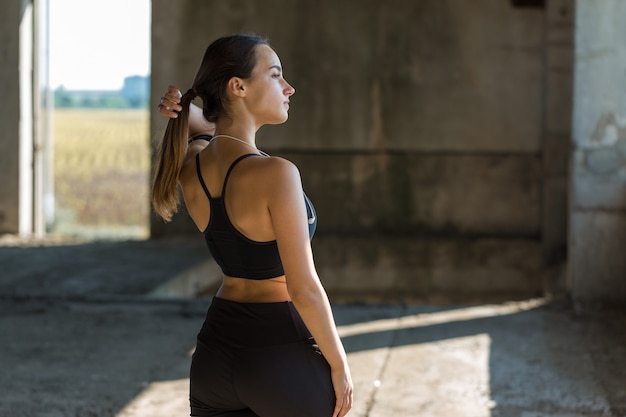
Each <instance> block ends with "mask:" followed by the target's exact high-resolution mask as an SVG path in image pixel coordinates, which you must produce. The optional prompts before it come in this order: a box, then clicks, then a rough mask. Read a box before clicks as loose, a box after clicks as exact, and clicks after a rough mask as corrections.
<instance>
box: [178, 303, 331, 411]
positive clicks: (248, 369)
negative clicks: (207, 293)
mask: <svg viewBox="0 0 626 417" xmlns="http://www.w3.org/2000/svg"><path fill="white" fill-rule="evenodd" d="M190 382H191V391H190V403H191V415H192V416H198V417H215V416H228V417H283V416H284V417H295V416H298V417H326V416H328V417H330V416H331V415H332V412H333V408H334V406H335V394H334V391H333V387H332V382H331V379H330V367H329V366H328V363H327V362H326V360H325V359H324V357H323V356H322V355H321V353H320V351H319V349H318V347H317V345H315V342H314V341H313V338H312V337H311V334H310V333H309V331H308V330H307V328H306V326H305V325H304V323H303V322H302V319H301V318H300V316H299V314H298V312H297V311H296V309H295V307H294V306H293V304H292V303H291V302H282V303H258V304H248V303H237V302H233V301H227V300H223V299H220V298H217V297H215V298H213V301H212V303H211V307H210V308H209V311H208V313H207V317H206V320H205V322H204V324H203V326H202V330H201V331H200V333H199V334H198V341H197V345H196V351H195V352H194V354H193V358H192V361H191V376H190Z"/></svg>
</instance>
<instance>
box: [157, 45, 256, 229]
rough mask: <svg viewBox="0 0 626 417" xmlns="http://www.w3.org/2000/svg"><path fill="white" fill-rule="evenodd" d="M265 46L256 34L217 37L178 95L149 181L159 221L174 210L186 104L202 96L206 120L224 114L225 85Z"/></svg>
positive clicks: (247, 72) (248, 70)
mask: <svg viewBox="0 0 626 417" xmlns="http://www.w3.org/2000/svg"><path fill="white" fill-rule="evenodd" d="M262 44H263V45H268V42H267V40H266V39H264V38H262V37H260V36H256V35H232V36H226V37H223V38H219V39H217V40H216V41H214V42H213V43H212V44H211V45H209V47H208V48H207V50H206V52H205V53H204V57H203V58H202V62H201V64H200V68H199V69H198V72H197V73H196V77H195V79H194V81H193V86H192V87H191V88H190V89H189V90H187V92H186V93H185V94H183V97H182V98H181V101H180V105H181V107H182V108H183V109H182V110H181V111H180V113H179V114H178V117H177V118H176V119H170V120H169V122H168V123H167V128H166V130H165V134H164V135H163V139H162V140H161V143H160V144H159V147H158V150H157V155H156V161H155V169H154V176H153V181H152V206H153V207H154V210H155V211H156V213H157V215H159V216H160V217H161V218H162V219H163V220H165V221H170V220H171V219H172V216H173V215H174V214H175V213H176V212H177V211H178V204H179V196H178V188H177V186H178V177H179V175H180V171H181V169H182V167H183V161H184V159H185V154H186V153H187V137H188V135H189V105H190V103H191V101H192V100H193V99H194V98H195V97H196V95H197V96H198V97H200V98H201V99H202V114H203V115H204V117H205V118H206V119H207V120H208V121H210V122H216V121H217V119H218V118H220V117H222V116H227V111H226V104H227V99H226V95H225V91H226V85H227V84H228V81H229V80H230V79H231V78H232V77H239V78H249V77H250V76H251V75H252V70H253V69H254V66H255V65H256V58H255V51H256V47H257V46H258V45H262Z"/></svg>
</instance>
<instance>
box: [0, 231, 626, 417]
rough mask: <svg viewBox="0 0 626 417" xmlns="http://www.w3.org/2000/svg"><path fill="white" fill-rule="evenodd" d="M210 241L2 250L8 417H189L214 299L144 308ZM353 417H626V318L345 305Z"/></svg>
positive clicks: (556, 310) (7, 243) (491, 308)
mask: <svg viewBox="0 0 626 417" xmlns="http://www.w3.org/2000/svg"><path fill="white" fill-rule="evenodd" d="M202 245H203V244H202V242H200V243H198V242H196V241H192V242H190V241H187V240H184V239H182V240H174V241H172V240H168V241H147V242H145V241H144V242H70V243H68V242H48V243H46V244H41V243H40V242H39V243H37V242H22V241H16V240H13V239H10V238H5V239H3V240H1V239H0V265H1V266H0V337H1V338H2V342H1V343H0V369H2V370H3V372H0V416H2V417H4V416H7V417H8V416H11V417H20V416H29V417H32V416H37V417H57V416H58V417H96V416H97V417H104V416H116V417H148V416H150V417H161V416H163V417H165V416H168V417H169V416H185V415H188V414H189V411H188V401H187V398H188V397H187V395H188V394H187V390H188V379H187V374H188V367H189V361H190V354H191V352H192V350H193V346H194V342H195V335H196V333H197V331H198V329H199V327H200V325H201V324H202V321H203V319H204V313H205V310H206V307H207V306H208V303H209V300H208V299H189V298H186V299H185V298H154V297H150V296H148V294H150V293H151V292H153V291H154V289H155V288H158V287H162V286H163V285H164V284H166V282H167V281H168V279H169V278H171V277H173V276H177V275H179V274H180V273H181V272H183V271H185V270H186V267H187V266H188V265H190V264H194V263H200V262H201V260H202V259H203V257H204V256H205V252H204V247H203V246H202ZM333 308H334V311H335V315H336V320H337V324H338V326H339V330H340V333H341V335H342V339H343V341H344V344H345V346H346V349H347V351H348V352H349V360H350V363H351V366H352V373H353V378H354V381H355V404H354V408H353V411H352V412H351V413H350V416H351V417H391V416H394V417H401V416H407V417H408V416H429V417H452V416H455V417H456V416H468V417H505V416H506V417H539V416H546V417H583V416H584V417H589V416H597V417H600V416H602V417H609V416H610V417H618V416H619V417H626V316H624V314H623V313H608V312H604V313H597V314H589V315H580V314H575V313H574V312H573V311H572V310H571V308H570V307H569V306H568V304H567V303H565V302H558V303H557V302H547V301H546V300H542V299H533V300H524V301H514V302H503V303H497V304H485V305H453V306H452V305H448V306H428V305H370V304H350V303H345V304H334V306H333Z"/></svg>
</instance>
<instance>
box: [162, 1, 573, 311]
mask: <svg viewBox="0 0 626 417" xmlns="http://www.w3.org/2000/svg"><path fill="white" fill-rule="evenodd" d="M548 3H551V6H549V7H548V8H546V9H543V8H516V7H513V6H512V5H511V2H509V1H497V0H495V1H494V0H479V1H472V2H467V1H465V0H446V1H443V0H422V1H413V2H407V1H399V0H392V1H387V2H379V1H374V0H367V1H366V0H361V1H358V2H356V1H349V2H337V1H329V0H321V1H320V0H316V1H297V2H296V1H287V0H268V1H264V2H258V1H243V0H242V1H229V2H222V1H205V2H197V1H191V0H186V1H182V0H181V1H178V2H176V3H174V2H167V1H164V0H153V31H154V34H153V46H152V48H153V71H152V80H153V86H152V93H153V96H154V97H159V96H160V95H161V93H162V91H164V89H165V87H166V86H167V85H168V84H170V83H173V84H176V85H178V86H180V87H181V88H188V87H189V85H190V83H191V80H192V78H193V76H194V74H195V71H196V68H197V65H198V63H199V61H200V58H201V56H202V54H203V52H204V49H205V48H206V46H207V45H208V43H210V42H211V41H212V40H213V39H215V38H216V37H218V36H221V35H224V34H229V33H233V32H238V31H244V32H256V33H259V34H262V35H265V36H268V37H269V38H270V40H271V41H272V45H273V46H274V48H275V49H276V51H277V52H278V54H279V56H280V57H281V60H282V64H283V66H284V69H285V77H286V78H287V80H289V81H290V82H291V83H292V84H293V85H294V87H295V88H296V94H295V96H294V97H293V98H292V106H291V110H290V120H289V122H287V123H286V124H285V125H281V126H272V127H266V128H264V129H262V131H261V133H260V135H259V140H258V144H259V146H260V147H261V148H263V149H264V150H266V151H269V152H270V153H274V154H280V155H283V156H285V157H288V158H289V159H291V160H293V161H294V162H295V163H296V164H297V165H298V166H299V167H300V170H301V172H302V176H303V181H304V186H305V189H306V191H307V193H308V194H309V195H310V196H311V197H312V199H313V201H314V203H315V205H316V208H317V210H318V217H319V233H318V235H317V236H316V238H315V240H314V249H315V254H316V263H317V265H318V268H319V271H320V275H321V277H322V279H323V280H324V282H325V284H326V287H327V288H328V289H329V291H330V292H331V293H334V294H347V293H350V294H355V293H363V294H364V296H365V295H367V294H372V293H376V294H378V295H381V296H385V295H386V296H388V297H396V296H398V297H413V298H430V299H435V298H437V297H439V296H440V295H442V294H445V295H446V296H454V295H459V296H467V295H468V294H469V295H482V296H485V295H514V296H528V295H537V294H540V293H541V291H542V285H543V284H542V282H543V280H544V278H545V277H544V271H545V270H546V267H545V266H546V262H547V260H550V262H551V263H552V264H553V265H560V264H562V262H563V260H564V249H563V248H564V247H565V240H566V239H565V231H566V220H565V219H566V187H567V185H566V183H567V181H566V175H567V168H566V161H567V157H566V155H567V153H568V146H567V143H568V141H567V138H568V135H569V129H568V127H567V123H568V120H569V113H568V111H567V110H564V109H567V108H569V109H571V101H570V100H571V95H570V94H571V93H570V92H569V90H567V82H568V80H567V77H568V76H569V77H570V81H569V82H570V84H571V54H570V55H569V56H568V55H567V53H568V50H567V47H568V44H567V43H565V46H563V44H562V42H561V43H559V42H560V41H559V40H558V39H555V38H549V39H548V41H546V34H548V35H554V36H555V37H558V36H559V35H560V34H561V32H559V30H558V28H560V27H561V26H562V25H565V27H567V22H568V20H567V19H569V30H571V15H567V13H571V12H572V8H573V7H571V1H570V2H556V1H554V2H548ZM560 3H565V6H563V7H569V8H568V9H567V13H566V14H565V15H563V14H562V13H561V8H559V7H557V6H558V4H560ZM548 15H551V16H552V18H551V20H550V19H547V17H546V16H548ZM563 19H564V20H565V23H563ZM550 22H551V23H550ZM551 24H552V26H553V27H556V28H557V29H555V30H550V25H551ZM565 32H567V30H565ZM565 36H567V33H566V35H565ZM550 39H551V40H550ZM550 42H551V43H550ZM559 45H560V46H559ZM549 46H550V48H549ZM569 46H570V49H571V35H570V43H569ZM563 55H564V57H563ZM546 56H548V57H550V59H551V61H550V62H551V65H552V66H551V68H556V70H554V71H552V72H550V71H548V72H546V70H545V62H546ZM561 60H564V61H565V64H564V65H565V67H566V70H569V71H570V73H569V75H568V74H565V75H563V74H561V73H559V71H558V68H559V62H560V61H561ZM546 78H548V80H547V81H546ZM546 85H549V86H550V88H549V89H546ZM546 90H547V91H549V92H550V95H546ZM152 101H153V102H154V100H152ZM547 109H548V110H549V109H551V110H550V111H547ZM546 125H548V127H546ZM152 126H153V129H152V132H153V135H154V136H157V135H158V134H159V133H160V132H161V131H162V129H163V127H164V122H163V120H161V119H159V118H158V116H156V115H153V124H152ZM544 154H547V155H550V159H552V158H555V160H556V161H557V162H556V165H555V166H553V164H550V163H547V162H546V161H545V160H544V158H542V156H543V155H544ZM547 171H549V172H550V180H549V181H545V175H544V174H545V173H546V172H547ZM546 195H547V196H548V198H547V199H546V198H545V196H546ZM554 224H557V226H554V227H553V226H552V225H554ZM188 230H192V227H191V224H190V222H189V221H188V220H187V219H185V216H178V218H177V219H176V220H175V221H174V223H173V224H171V225H163V224H162V223H160V222H158V221H154V222H153V234H154V235H161V234H164V233H174V232H177V231H188ZM546 230H547V231H548V233H546ZM544 233H546V234H545V236H544ZM548 237H549V240H546V239H547V238H548ZM554 279H555V278H553V280H554Z"/></svg>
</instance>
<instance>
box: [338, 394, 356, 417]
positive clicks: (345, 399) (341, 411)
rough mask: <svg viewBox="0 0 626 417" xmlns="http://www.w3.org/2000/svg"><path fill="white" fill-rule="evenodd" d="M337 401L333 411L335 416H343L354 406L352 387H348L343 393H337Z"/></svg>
mask: <svg viewBox="0 0 626 417" xmlns="http://www.w3.org/2000/svg"><path fill="white" fill-rule="evenodd" d="M336 397H337V402H336V403H335V410H334V411H333V417H343V416H345V415H346V414H348V412H349V411H350V409H351V408H352V389H351V388H348V389H347V390H346V391H345V392H343V393H342V394H341V395H336Z"/></svg>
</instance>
